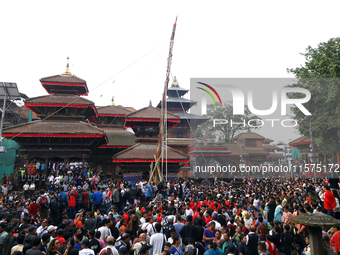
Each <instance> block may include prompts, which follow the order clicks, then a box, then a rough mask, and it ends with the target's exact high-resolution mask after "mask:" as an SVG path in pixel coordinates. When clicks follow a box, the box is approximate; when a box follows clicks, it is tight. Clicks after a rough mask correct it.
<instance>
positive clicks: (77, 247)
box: [73, 243, 81, 251]
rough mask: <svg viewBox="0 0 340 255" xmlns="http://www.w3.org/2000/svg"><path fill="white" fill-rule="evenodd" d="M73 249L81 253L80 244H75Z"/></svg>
mask: <svg viewBox="0 0 340 255" xmlns="http://www.w3.org/2000/svg"><path fill="white" fill-rule="evenodd" d="M74 248H76V249H78V250H80V251H81V244H80V243H77V244H75V245H74V246H73V249H74Z"/></svg>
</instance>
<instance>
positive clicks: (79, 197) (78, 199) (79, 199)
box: [76, 190, 83, 204]
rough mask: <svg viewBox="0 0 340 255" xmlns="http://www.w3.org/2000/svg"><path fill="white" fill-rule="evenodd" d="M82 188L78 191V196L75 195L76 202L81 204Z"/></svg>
mask: <svg viewBox="0 0 340 255" xmlns="http://www.w3.org/2000/svg"><path fill="white" fill-rule="evenodd" d="M82 192H83V191H82V190H79V191H78V196H77V197H76V204H81V200H82V199H83V194H82Z"/></svg>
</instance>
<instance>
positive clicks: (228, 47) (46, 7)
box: [0, 1, 340, 139]
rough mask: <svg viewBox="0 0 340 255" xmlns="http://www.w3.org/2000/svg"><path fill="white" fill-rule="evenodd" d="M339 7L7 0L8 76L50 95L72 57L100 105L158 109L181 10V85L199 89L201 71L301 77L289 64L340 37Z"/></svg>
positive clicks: (175, 68)
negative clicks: (195, 84) (194, 80)
mask: <svg viewBox="0 0 340 255" xmlns="http://www.w3.org/2000/svg"><path fill="white" fill-rule="evenodd" d="M339 7H340V4H339V2H337V1H322V2H320V1H281V2H278V1H209V2H207V1H53V2H52V1H2V2H1V3H0V10H1V15H0V22H1V26H0V35H1V40H0V45H1V47H0V60H1V61H0V81H8V82H16V83H17V84H18V87H19V90H20V91H21V92H23V93H25V94H27V96H29V97H36V96H40V95H46V94H47V93H46V91H45V90H44V89H43V87H42V86H41V84H40V82H39V79H40V78H43V77H47V76H52V75H56V74H61V73H63V72H64V71H65V67H66V58H67V56H69V57H70V70H71V73H72V74H74V75H76V76H78V77H80V78H82V79H85V80H86V82H87V85H88V88H89V90H90V93H89V96H88V98H89V99H90V100H93V101H94V102H95V104H96V105H97V106H99V105H100V106H102V105H107V104H109V103H110V100H111V97H112V96H115V102H116V104H120V105H124V106H131V107H134V108H136V109H140V108H142V107H145V106H147V105H148V103H149V100H152V103H153V105H154V106H155V105H156V104H157V103H158V102H159V100H160V99H161V95H162V91H163V86H164V81H165V74H166V64H167V60H166V59H167V55H168V49H169V38H170V36H171V30H172V25H173V23H174V21H175V18H176V15H178V22H177V31H176V37H175V44H174V51H173V62H172V74H173V75H174V76H177V79H178V81H179V83H180V86H181V87H185V88H188V89H189V87H190V78H191V77H207V78H210V77H219V78H229V77H235V78H239V77H241V78H244V77H271V78H284V77H293V76H292V75H291V74H287V71H286V68H292V67H297V66H300V65H301V64H303V63H304V58H303V57H302V56H301V55H300V54H299V53H301V52H304V51H305V48H306V47H307V46H308V45H311V46H313V47H315V46H316V45H317V44H318V43H320V42H323V41H327V40H328V39H330V38H332V37H337V36H338V35H339V18H338V17H339V13H338V12H339ZM150 51H151V53H150ZM148 53H149V54H148ZM143 56H144V57H143ZM141 57H143V58H142V59H140V58H141ZM139 59H140V60H139ZM137 60H138V61H137ZM136 61H137V62H136ZM133 63H134V64H133ZM131 64H133V65H132V66H130V67H128V66H129V65H131ZM127 67H128V68H127ZM125 68H126V69H125ZM124 69H125V70H124ZM122 70H124V71H123V72H121V71H122ZM113 81H115V82H114V83H113ZM188 98H189V96H188ZM296 137H297V135H295V137H292V138H296ZM271 138H272V139H275V137H271Z"/></svg>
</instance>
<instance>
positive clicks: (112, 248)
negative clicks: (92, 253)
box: [79, 245, 118, 255]
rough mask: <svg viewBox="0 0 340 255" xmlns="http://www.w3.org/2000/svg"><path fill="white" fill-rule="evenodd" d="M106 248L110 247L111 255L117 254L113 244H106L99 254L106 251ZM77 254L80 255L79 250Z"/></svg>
mask: <svg viewBox="0 0 340 255" xmlns="http://www.w3.org/2000/svg"><path fill="white" fill-rule="evenodd" d="M107 248H110V249H111V252H112V255H118V251H117V249H116V247H114V246H112V245H108V246H106V247H105V248H104V249H102V250H101V251H100V252H99V254H100V255H101V254H103V253H104V252H107V250H106V249H107ZM79 255H81V254H80V252H79Z"/></svg>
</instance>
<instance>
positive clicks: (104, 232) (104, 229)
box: [98, 226, 111, 242]
mask: <svg viewBox="0 0 340 255" xmlns="http://www.w3.org/2000/svg"><path fill="white" fill-rule="evenodd" d="M98 231H100V233H101V235H100V239H101V240H103V241H104V242H105V239H106V237H108V236H111V230H110V229H109V228H107V227H105V226H104V227H100V228H99V229H98Z"/></svg>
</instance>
